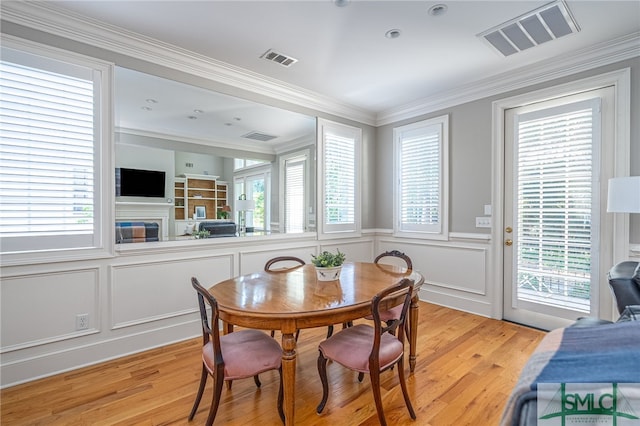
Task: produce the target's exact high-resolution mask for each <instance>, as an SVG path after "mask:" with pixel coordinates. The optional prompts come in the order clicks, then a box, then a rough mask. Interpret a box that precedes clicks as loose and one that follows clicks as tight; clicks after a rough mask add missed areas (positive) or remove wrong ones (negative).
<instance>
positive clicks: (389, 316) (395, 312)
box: [365, 250, 413, 335]
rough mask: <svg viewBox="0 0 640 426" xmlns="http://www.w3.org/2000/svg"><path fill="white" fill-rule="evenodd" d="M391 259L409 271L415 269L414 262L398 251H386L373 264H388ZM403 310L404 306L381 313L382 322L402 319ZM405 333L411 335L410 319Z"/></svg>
mask: <svg viewBox="0 0 640 426" xmlns="http://www.w3.org/2000/svg"><path fill="white" fill-rule="evenodd" d="M390 259H400V262H401V263H404V264H405V265H406V267H407V269H413V262H411V258H410V257H409V256H407V255H406V254H404V253H402V252H400V251H398V250H392V251H385V252H384V253H381V254H379V255H378V256H377V257H376V258H375V259H374V260H373V263H387V261H388V260H390ZM389 263H393V264H395V262H393V261H391V262H389ZM401 310H402V306H395V307H393V308H391V309H389V310H388V311H384V312H380V319H382V321H392V320H397V319H398V318H400V311H401ZM365 318H366V319H368V320H371V319H373V317H372V316H371V315H368V316H366V317H365ZM405 332H406V333H407V335H408V334H409V318H407V321H406V322H405Z"/></svg>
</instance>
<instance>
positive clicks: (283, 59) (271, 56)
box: [260, 49, 298, 67]
mask: <svg viewBox="0 0 640 426" xmlns="http://www.w3.org/2000/svg"><path fill="white" fill-rule="evenodd" d="M260 58H262V59H266V60H267V61H271V62H276V63H278V64H280V65H282V66H283V67H290V66H291V65H293V64H295V63H296V62H298V60H297V59H295V58H292V57H291V56H287V55H283V54H282V53H278V52H274V51H273V50H271V49H269V50H267V51H266V52H264V53H263V54H262V55H261V56H260Z"/></svg>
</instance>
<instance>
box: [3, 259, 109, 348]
mask: <svg viewBox="0 0 640 426" xmlns="http://www.w3.org/2000/svg"><path fill="white" fill-rule="evenodd" d="M98 282H99V269H98V268H87V269H78V270H70V271H56V272H49V273H38V274H30V275H20V276H15V277H3V278H2V284H1V286H2V287H1V288H2V298H1V305H0V306H1V308H2V309H1V313H0V321H1V334H0V336H1V338H2V340H1V348H2V349H1V352H2V353H5V352H8V351H12V350H17V349H24V348H28V347H32V346H38V345H44V344H46V343H52V342H56V341H61V340H66V339H69V338H71V337H77V336H81V335H84V334H91V333H95V332H96V330H97V329H99V328H100V324H99V315H98V313H99V312H100V310H99V306H100V303H99V300H98V294H99V293H98ZM77 314H88V317H89V323H88V328H87V329H84V330H76V315H77Z"/></svg>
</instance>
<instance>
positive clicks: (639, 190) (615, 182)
mask: <svg viewBox="0 0 640 426" xmlns="http://www.w3.org/2000/svg"><path fill="white" fill-rule="evenodd" d="M607 211H608V212H611V213H640V176H630V177H620V178H612V179H609V194H608V197H607Z"/></svg>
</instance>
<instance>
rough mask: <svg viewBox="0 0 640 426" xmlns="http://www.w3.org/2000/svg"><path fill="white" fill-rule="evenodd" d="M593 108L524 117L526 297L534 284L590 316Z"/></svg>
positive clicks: (521, 177)
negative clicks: (588, 313)
mask: <svg viewBox="0 0 640 426" xmlns="http://www.w3.org/2000/svg"><path fill="white" fill-rule="evenodd" d="M589 103H590V104H591V105H588V104H589ZM585 104H587V105H585ZM595 108H597V105H595V106H594V101H589V102H580V103H577V104H572V105H566V106H562V107H559V108H555V109H552V110H545V111H543V112H537V113H531V114H529V115H527V114H524V115H522V116H521V117H519V120H518V153H517V164H518V176H517V181H518V183H517V198H518V212H519V213H518V218H517V230H518V235H517V241H518V245H517V255H518V257H517V258H518V271H519V277H518V285H519V288H520V291H519V297H520V298H522V297H524V298H525V299H526V294H528V293H527V292H528V291H529V290H531V289H529V287H530V286H531V288H533V287H535V288H536V289H540V288H546V289H547V290H548V292H549V293H553V294H557V295H558V296H559V297H561V298H562V303H564V304H565V305H566V306H571V307H573V308H574V309H579V310H580V309H581V310H586V311H588V308H589V292H590V280H591V277H590V272H591V248H592V237H591V236H592V229H591V226H592V224H591V220H592V204H593V181H594V170H593V167H594V166H593V165H594V159H593V151H594V146H593V139H594V136H593V135H594V109H595Z"/></svg>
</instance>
